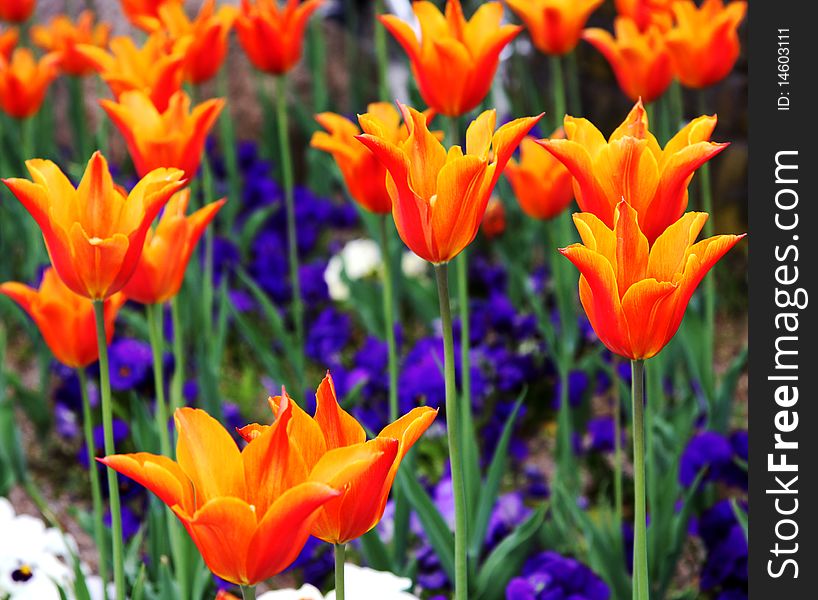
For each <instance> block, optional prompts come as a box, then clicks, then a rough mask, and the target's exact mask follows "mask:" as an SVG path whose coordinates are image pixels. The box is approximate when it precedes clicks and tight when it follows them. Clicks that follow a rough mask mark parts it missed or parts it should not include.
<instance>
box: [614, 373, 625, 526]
mask: <svg viewBox="0 0 818 600" xmlns="http://www.w3.org/2000/svg"><path fill="white" fill-rule="evenodd" d="M614 365H616V363H614ZM619 390H620V385H619V381H617V380H614V392H613V394H614V414H613V418H614V508H615V510H616V522H617V523H619V524H621V523H622V504H623V501H622V398H621V397H620V395H619Z"/></svg>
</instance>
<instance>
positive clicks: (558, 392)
mask: <svg viewBox="0 0 818 600" xmlns="http://www.w3.org/2000/svg"><path fill="white" fill-rule="evenodd" d="M590 385H591V382H590V379H589V378H588V374H587V373H586V372H585V371H579V370H573V371H571V372H569V373H568V404H569V406H571V408H579V407H580V406H582V401H583V400H584V399H585V393H586V392H587V391H588V389H589V388H590ZM561 398H562V381H560V380H559V379H558V380H557V382H556V385H555V386H554V398H553V400H552V406H553V408H554V410H559V408H560V406H561V404H560V403H561Z"/></svg>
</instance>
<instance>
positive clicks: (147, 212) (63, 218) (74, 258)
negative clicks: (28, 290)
mask: <svg viewBox="0 0 818 600" xmlns="http://www.w3.org/2000/svg"><path fill="white" fill-rule="evenodd" d="M26 167H28V171H29V173H31V178H32V180H33V181H29V180H28V179H4V180H3V183H5V184H6V185H7V186H8V187H9V189H10V190H11V191H12V192H13V193H14V195H15V196H16V197H17V199H18V200H19V201H20V202H21V203H22V205H23V206H24V207H25V208H26V210H28V212H29V213H31V216H32V217H34V220H35V221H36V222H37V225H39V226H40V229H41V230H42V232H43V238H44V239H45V245H46V249H47V250H48V255H49V257H50V258H51V264H52V265H53V266H54V269H56V271H57V273H58V274H59V276H60V278H61V279H62V280H63V282H64V283H65V285H67V286H68V287H69V288H70V289H71V290H72V291H73V292H74V293H76V294H79V295H80V296H84V297H86V298H90V299H92V300H104V299H105V298H108V297H110V296H111V295H113V294H115V293H116V292H118V291H119V290H121V289H122V288H123V287H124V285H125V284H126V283H127V281H128V279H129V278H130V277H131V275H132V274H133V272H134V269H136V265H137V262H138V261H139V257H140V255H141V254H142V247H143V245H144V243H145V236H146V234H147V232H148V229H149V228H150V225H151V222H152V221H153V219H154V217H156V215H157V214H158V213H159V211H160V209H161V208H162V207H163V206H164V205H165V203H166V202H167V201H168V200H169V199H170V197H171V196H172V195H173V194H174V193H175V192H177V191H178V190H179V189H180V188H182V187H183V186H184V185H185V181H184V180H183V179H182V175H183V174H182V171H180V170H178V169H157V170H155V171H152V172H151V173H148V175H146V176H145V177H143V178H142V180H141V181H139V183H137V184H136V186H134V188H133V190H131V193H130V194H127V195H126V194H125V192H124V190H122V188H119V187H118V186H116V185H114V182H113V180H112V179H111V173H110V172H109V171H108V163H107V161H106V160H105V158H104V157H103V156H102V154H100V153H99V152H95V153H94V155H93V156H92V157H91V160H90V161H89V162H88V166H87V167H86V169H85V174H84V175H83V177H82V181H80V184H79V187H77V188H76V189H75V188H74V186H73V185H72V184H71V182H70V181H69V180H68V178H67V177H66V176H65V175H64V174H63V172H62V171H61V170H60V168H59V167H58V166H57V165H55V164H54V163H53V162H51V161H50V160H42V159H39V158H35V159H32V160H28V161H26Z"/></svg>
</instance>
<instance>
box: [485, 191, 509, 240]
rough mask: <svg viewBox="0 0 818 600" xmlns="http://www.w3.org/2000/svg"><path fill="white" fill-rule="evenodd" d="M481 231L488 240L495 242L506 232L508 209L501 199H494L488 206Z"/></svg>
mask: <svg viewBox="0 0 818 600" xmlns="http://www.w3.org/2000/svg"><path fill="white" fill-rule="evenodd" d="M480 229H482V230H483V235H484V236H486V239H487V240H493V239H494V238H496V237H499V236H501V235H503V234H504V233H505V231H506V207H505V205H504V204H503V201H502V200H500V199H499V198H496V197H492V198H491V199H490V200H489V203H488V204H487V205H486V212H485V214H484V215H483V221H482V223H480Z"/></svg>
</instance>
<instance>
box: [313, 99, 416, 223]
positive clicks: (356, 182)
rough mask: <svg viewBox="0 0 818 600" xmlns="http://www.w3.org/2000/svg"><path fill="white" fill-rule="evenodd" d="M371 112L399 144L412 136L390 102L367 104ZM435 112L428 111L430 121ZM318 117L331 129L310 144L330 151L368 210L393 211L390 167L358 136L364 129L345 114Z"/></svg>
mask: <svg viewBox="0 0 818 600" xmlns="http://www.w3.org/2000/svg"><path fill="white" fill-rule="evenodd" d="M366 109H367V114H369V115H372V117H373V118H376V119H378V120H379V121H380V122H381V123H382V124H383V127H384V130H383V134H384V136H386V137H387V138H388V139H389V140H390V141H392V142H393V143H395V144H398V143H400V142H402V141H404V140H406V138H407V137H408V135H409V131H408V130H407V128H406V125H402V124H401V122H400V113H399V112H398V111H397V109H396V108H395V107H394V105H392V104H391V103H389V102H373V103H372V104H370V105H369V106H367V107H366ZM430 118H431V114H427V118H426V120H427V121H429V120H430ZM315 120H316V121H318V123H319V124H320V125H321V126H322V127H323V128H324V129H326V130H327V131H316V132H315V133H313V134H312V140H311V141H310V145H311V146H312V147H313V148H318V149H319V150H323V151H324V152H329V153H330V154H332V157H333V158H334V159H335V162H336V164H337V165H338V168H339V169H341V174H342V175H343V176H344V182H346V185H347V188H348V189H349V194H350V196H352V197H353V198H354V199H355V200H356V201H357V202H358V203H359V204H360V205H361V206H363V207H364V208H366V209H367V210H369V211H371V212H374V213H378V214H387V213H390V212H392V200H391V199H390V198H389V192H387V190H386V169H385V168H384V167H383V165H382V164H381V163H380V161H379V160H378V159H377V158H376V157H375V155H374V154H372V152H371V151H370V150H369V149H368V148H366V147H365V146H364V145H363V144H361V143H360V142H359V141H358V140H357V139H356V136H357V135H359V134H360V133H361V130H360V129H359V128H358V126H357V125H355V124H354V123H353V122H352V121H350V120H349V119H347V118H346V117H342V116H341V115H338V114H335V113H330V112H325V113H321V114H319V115H316V116H315Z"/></svg>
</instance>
